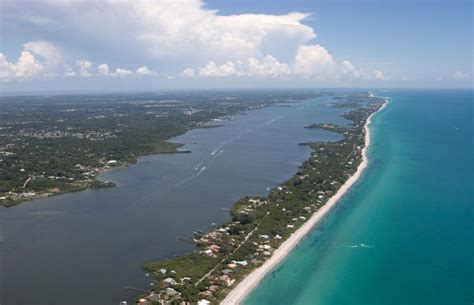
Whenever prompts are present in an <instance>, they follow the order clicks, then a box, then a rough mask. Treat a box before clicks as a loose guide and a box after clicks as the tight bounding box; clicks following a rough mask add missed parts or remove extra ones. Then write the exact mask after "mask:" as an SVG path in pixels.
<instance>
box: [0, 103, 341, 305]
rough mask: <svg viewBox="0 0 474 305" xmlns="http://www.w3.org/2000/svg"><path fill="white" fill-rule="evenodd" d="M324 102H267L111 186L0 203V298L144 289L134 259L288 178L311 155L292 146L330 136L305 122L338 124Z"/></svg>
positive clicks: (26, 300)
mask: <svg viewBox="0 0 474 305" xmlns="http://www.w3.org/2000/svg"><path fill="white" fill-rule="evenodd" d="M326 103H327V100H324V99H321V100H318V101H314V100H313V101H308V102H302V103H298V104H295V105H293V106H292V107H269V108H265V109H260V110H257V111H252V112H250V113H248V114H247V115H240V116H237V117H235V119H234V120H231V121H226V122H224V123H223V124H224V125H225V126H223V127H219V128H211V129H200V130H193V131H191V132H188V133H187V134H185V135H183V136H180V137H177V138H174V139H173V141H175V142H180V143H185V144H186V145H185V147H184V149H189V150H191V151H192V153H191V154H174V155H154V156H147V157H144V158H141V159H140V160H139V162H138V163H137V164H135V165H134V166H131V167H128V168H124V169H119V170H116V171H113V172H110V173H107V174H103V175H102V177H101V178H103V179H106V180H112V181H114V182H116V183H117V184H118V186H117V187H115V188H111V189H102V190H87V191H84V192H79V193H72V194H67V195H63V196H58V197H53V198H48V199H44V200H37V201H34V202H28V203H23V204H21V205H19V206H16V207H13V208H9V209H6V208H0V224H1V226H0V229H1V231H0V240H1V243H0V255H1V266H0V267H1V269H0V281H1V283H0V284H1V285H0V287H1V290H0V303H1V304H2V305H56V304H61V305H63V304H68V305H75V304H101V305H106V304H118V303H119V301H120V300H122V299H130V298H132V297H133V296H135V294H136V293H134V292H124V291H123V290H122V287H124V286H133V287H139V288H145V289H146V288H147V287H149V283H150V282H151V281H152V279H151V278H147V277H145V275H144V273H143V271H142V270H141V268H140V265H141V263H143V262H146V261H151V260H155V259H161V258H165V257H172V256H173V255H178V254H184V253H187V252H190V251H192V250H193V249H194V246H193V245H192V244H191V243H187V242H183V241H179V240H178V239H177V237H178V236H181V237H186V238H187V237H191V236H192V232H194V231H197V230H199V229H210V224H211V223H213V222H215V223H220V222H223V221H224V220H226V219H227V218H228V211H226V210H224V209H223V208H229V207H230V206H231V205H232V204H233V203H234V202H235V201H236V200H237V199H239V198H241V197H242V196H245V195H265V194H266V193H267V188H269V187H274V186H276V185H277V184H279V183H281V182H283V181H284V180H286V179H288V178H289V177H291V176H292V175H293V174H294V173H295V172H296V171H297V167H298V165H300V164H301V163H302V161H303V160H305V159H306V158H307V157H308V156H309V149H308V148H307V147H305V146H299V145H297V144H298V143H300V142H307V141H315V140H337V139H339V135H337V134H334V133H330V132H327V131H322V130H314V129H305V128H303V127H304V126H307V125H309V124H312V123H315V122H336V123H345V122H346V121H345V120H344V119H342V118H340V117H339V115H340V114H341V113H342V110H341V109H335V108H331V107H327V106H325V104H326Z"/></svg>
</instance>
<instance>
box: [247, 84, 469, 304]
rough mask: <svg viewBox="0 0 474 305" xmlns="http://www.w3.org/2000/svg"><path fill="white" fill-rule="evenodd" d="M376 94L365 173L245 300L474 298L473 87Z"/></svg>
mask: <svg viewBox="0 0 474 305" xmlns="http://www.w3.org/2000/svg"><path fill="white" fill-rule="evenodd" d="M376 95H379V96H387V97H389V99H390V103H389V105H388V106H387V107H386V108H385V109H384V110H383V111H381V112H380V113H378V114H377V115H375V116H374V118H373V120H372V125H371V136H372V138H371V139H372V143H371V146H370V147H369V149H368V158H369V165H368V167H367V168H366V170H365V172H364V173H363V175H362V177H361V178H360V180H359V181H358V182H357V183H356V185H355V186H354V187H353V188H352V189H351V190H350V191H349V192H348V193H347V194H346V196H344V197H343V198H342V199H341V201H340V202H339V203H338V205H337V206H336V208H335V209H334V210H333V211H332V212H331V213H329V214H328V215H327V217H326V218H325V219H324V220H323V221H322V223H320V225H318V226H317V227H316V228H314V230H313V231H312V232H311V233H310V234H309V235H308V236H307V237H306V238H304V239H303V240H302V241H301V243H300V244H299V245H298V246H297V247H296V248H295V249H294V250H293V251H292V252H291V253H290V254H289V255H288V256H287V257H286V258H285V259H284V260H283V261H282V262H281V263H280V264H279V265H278V266H277V267H276V268H275V269H274V270H273V271H272V272H271V273H269V274H268V275H267V276H266V277H265V278H264V279H263V280H262V282H261V283H260V284H259V285H258V286H257V288H256V289H255V290H254V291H253V292H252V293H251V294H250V295H249V296H248V298H247V299H246V301H245V302H244V304H245V305H257V304H258V305H265V304H286V305H289V304H318V305H344V304H351V305H354V304H355V305H372V304H373V305H392V304H393V305H402V304H417V305H420V304H430V305H433V304H440V305H441V304H442V305H446V304H450V305H454V304H473V302H474V197H473V193H474V165H473V164H474V163H473V162H474V151H473V146H474V143H473V142H474V124H473V123H474V122H473V117H474V116H473V104H474V102H473V101H474V99H473V91H472V90H405V91H392V90H390V91H379V92H377V93H376Z"/></svg>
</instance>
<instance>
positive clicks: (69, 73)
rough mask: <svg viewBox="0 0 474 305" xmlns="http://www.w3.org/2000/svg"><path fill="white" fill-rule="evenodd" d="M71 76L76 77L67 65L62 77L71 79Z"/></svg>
mask: <svg viewBox="0 0 474 305" xmlns="http://www.w3.org/2000/svg"><path fill="white" fill-rule="evenodd" d="M73 76H76V72H75V71H74V70H73V69H72V68H71V67H70V66H69V65H66V66H65V67H64V73H63V77H73Z"/></svg>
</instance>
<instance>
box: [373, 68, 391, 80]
mask: <svg viewBox="0 0 474 305" xmlns="http://www.w3.org/2000/svg"><path fill="white" fill-rule="evenodd" d="M374 76H375V78H376V79H379V80H387V79H388V78H387V77H386V76H385V74H384V73H383V72H382V71H380V70H375V71H374Z"/></svg>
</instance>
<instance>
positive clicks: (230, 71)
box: [199, 61, 241, 77]
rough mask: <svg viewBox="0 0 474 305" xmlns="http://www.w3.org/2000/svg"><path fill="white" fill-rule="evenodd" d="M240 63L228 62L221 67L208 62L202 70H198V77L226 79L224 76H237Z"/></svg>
mask: <svg viewBox="0 0 474 305" xmlns="http://www.w3.org/2000/svg"><path fill="white" fill-rule="evenodd" d="M239 65H241V62H239V61H238V62H236V63H235V62H232V61H228V62H226V63H223V64H222V65H216V64H215V63H214V62H213V61H210V62H209V63H208V64H207V65H206V66H205V67H204V68H201V69H200V70H199V76H204V77H226V76H238V75H240V74H241V73H240V72H239V70H240V68H238V66H239Z"/></svg>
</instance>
